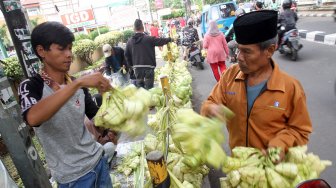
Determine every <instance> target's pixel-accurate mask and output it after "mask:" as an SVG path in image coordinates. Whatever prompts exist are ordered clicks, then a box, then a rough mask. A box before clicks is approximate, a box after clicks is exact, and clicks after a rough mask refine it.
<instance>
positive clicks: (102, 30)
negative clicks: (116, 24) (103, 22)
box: [89, 27, 110, 40]
mask: <svg viewBox="0 0 336 188" xmlns="http://www.w3.org/2000/svg"><path fill="white" fill-rule="evenodd" d="M98 29H99V32H98ZM98 29H96V30H94V31H91V32H90V33H89V37H90V39H91V40H94V39H95V38H96V37H97V36H98V35H99V33H100V34H105V33H108V32H109V31H110V29H109V28H108V27H101V28H98Z"/></svg>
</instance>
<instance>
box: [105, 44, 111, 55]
mask: <svg viewBox="0 0 336 188" xmlns="http://www.w3.org/2000/svg"><path fill="white" fill-rule="evenodd" d="M103 53H104V56H105V57H109V56H111V54H112V46H111V45H109V44H104V46H103Z"/></svg>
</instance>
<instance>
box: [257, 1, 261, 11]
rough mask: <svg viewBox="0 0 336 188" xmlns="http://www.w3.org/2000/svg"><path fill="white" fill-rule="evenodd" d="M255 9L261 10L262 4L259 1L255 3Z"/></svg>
mask: <svg viewBox="0 0 336 188" xmlns="http://www.w3.org/2000/svg"><path fill="white" fill-rule="evenodd" d="M256 7H258V8H260V9H262V8H263V3H262V2H260V1H257V3H256Z"/></svg>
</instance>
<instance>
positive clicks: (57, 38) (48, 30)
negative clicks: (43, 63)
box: [31, 22, 75, 60]
mask: <svg viewBox="0 0 336 188" xmlns="http://www.w3.org/2000/svg"><path fill="white" fill-rule="evenodd" d="M74 40H75V37H74V34H73V33H72V32H71V31H70V30H69V29H68V28H67V27H65V26H64V25H63V24H61V23H59V22H44V23H42V24H40V25H38V26H36V27H35V28H34V30H33V32H32V34H31V44H32V47H33V49H34V52H35V54H36V55H37V56H38V57H39V58H40V60H42V58H41V57H40V56H39V55H38V53H37V50H36V47H37V46H38V45H41V46H42V47H43V49H45V50H50V46H51V44H53V43H54V44H58V45H60V46H62V47H64V48H65V47H66V46H67V45H69V44H71V43H72V42H73V41H74Z"/></svg>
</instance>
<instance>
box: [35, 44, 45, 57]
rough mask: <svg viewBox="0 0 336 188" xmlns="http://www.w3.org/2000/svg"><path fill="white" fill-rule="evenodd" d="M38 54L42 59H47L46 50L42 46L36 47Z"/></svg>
mask: <svg viewBox="0 0 336 188" xmlns="http://www.w3.org/2000/svg"><path fill="white" fill-rule="evenodd" d="M36 52H37V54H38V55H39V56H40V57H42V59H43V58H44V57H45V50H44V48H43V46H42V45H37V46H36Z"/></svg>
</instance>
